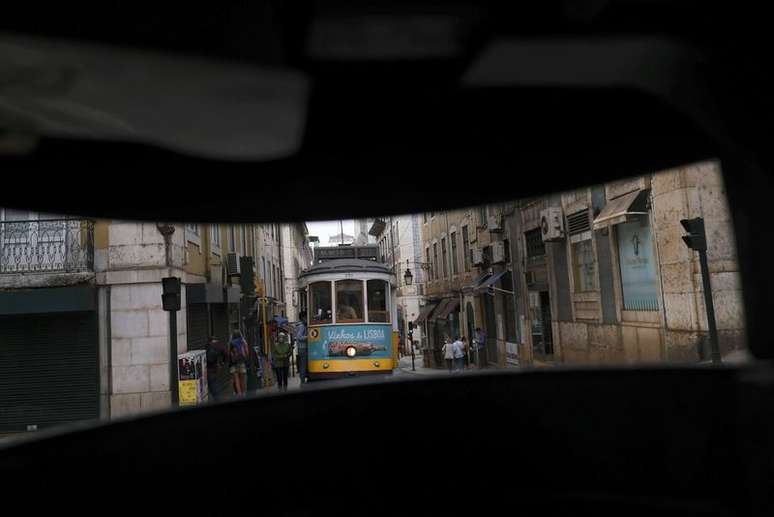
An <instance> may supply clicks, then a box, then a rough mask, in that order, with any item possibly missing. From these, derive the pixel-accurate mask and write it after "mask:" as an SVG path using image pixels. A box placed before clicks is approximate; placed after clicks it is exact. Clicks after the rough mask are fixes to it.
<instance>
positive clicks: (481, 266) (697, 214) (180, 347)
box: [0, 160, 747, 438]
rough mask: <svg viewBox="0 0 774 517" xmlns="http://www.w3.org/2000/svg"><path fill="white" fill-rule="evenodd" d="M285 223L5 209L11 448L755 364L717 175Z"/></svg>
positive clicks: (0, 233) (687, 174) (2, 343)
mask: <svg viewBox="0 0 774 517" xmlns="http://www.w3.org/2000/svg"><path fill="white" fill-rule="evenodd" d="M515 194H516V193H515V192H514V196H513V200H512V201H509V202H503V203H495V204H487V205H483V206H460V207H457V208H454V209H448V210H444V211H433V212H422V213H413V214H404V215H399V214H393V215H379V214H374V215H373V216H372V217H366V218H362V219H343V220H339V221H304V222H295V223H281V224H266V223H256V224H243V223H234V224H212V223H151V222H143V221H126V220H117V219H99V218H89V217H75V216H69V215H65V214H50V213H40V212H35V211H32V210H21V209H17V208H3V209H0V285H2V290H0V372H1V373H2V375H0V378H1V379H2V381H1V382H2V390H0V407H1V408H2V411H0V434H2V435H3V436H4V437H6V438H8V437H15V436H20V435H23V434H24V433H28V432H34V431H36V430H40V429H44V428H47V427H55V426H58V425H63V424H67V423H71V422H76V421H83V420H99V419H102V420H109V419H114V418H118V417H124V416H129V415H136V414H141V413H143V412H148V411H152V410H159V409H165V408H171V407H177V406H196V405H202V404H211V403H218V402H223V401H229V400H233V399H235V398H238V397H243V396H260V395H261V394H266V393H271V392H276V391H293V390H299V389H302V388H304V387H305V386H315V385H325V383H327V382H332V381H336V380H338V381H339V382H342V379H343V380H344V381H343V382H352V383H357V382H362V381H363V379H367V380H372V381H374V382H379V381H383V380H385V379H389V380H400V379H411V378H421V377H423V376H424V377H426V376H443V375H473V374H476V373H477V372H481V371H495V370H504V371H514V372H518V371H527V370H531V369H535V368H555V367H559V366H575V365H594V366H605V365H630V364H638V365H644V364H694V365H695V364H700V365H702V364H706V365H711V364H713V363H714V364H716V363H738V362H740V361H744V360H746V357H747V349H746V345H745V341H744V335H745V332H744V331H745V329H744V310H743V303H742V292H741V286H740V278H739V265H738V260H737V256H736V249H735V239H734V234H733V228H732V213H731V212H730V210H729V207H728V202H727V200H726V197H725V189H724V183H723V175H722V168H721V164H720V162H719V161H713V160H710V161H704V162H698V163H689V164H685V165H684V166H682V167H679V168H675V169H670V170H664V171H659V172H656V173H652V174H646V175H640V176H634V177H630V178H627V179H623V180H618V181H612V182H609V183H604V184H595V185H589V186H587V187H584V188H578V189H575V190H572V191H566V192H556V193H551V194H547V195H543V196H534V197H529V198H519V197H518V196H517V195H515Z"/></svg>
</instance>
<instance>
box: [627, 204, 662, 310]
mask: <svg viewBox="0 0 774 517" xmlns="http://www.w3.org/2000/svg"><path fill="white" fill-rule="evenodd" d="M617 231H618V258H619V263H620V269H621V290H622V292H623V308H624V310H627V311H657V310H658V287H657V281H658V280H657V277H656V264H655V262H656V261H655V254H654V253H653V238H652V236H651V231H650V222H649V220H648V218H647V217H640V218H638V219H636V220H634V221H630V222H627V223H622V224H619V225H618V226H617Z"/></svg>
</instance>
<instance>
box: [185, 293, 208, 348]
mask: <svg viewBox="0 0 774 517" xmlns="http://www.w3.org/2000/svg"><path fill="white" fill-rule="evenodd" d="M186 313H187V315H188V350H204V347H205V346H206V345H207V338H208V337H209V335H208V334H209V332H210V322H209V319H210V315H209V313H208V312H207V304H205V303H193V304H191V305H188V306H187V307H186Z"/></svg>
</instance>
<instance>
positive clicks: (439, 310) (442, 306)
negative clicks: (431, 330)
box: [430, 298, 449, 321]
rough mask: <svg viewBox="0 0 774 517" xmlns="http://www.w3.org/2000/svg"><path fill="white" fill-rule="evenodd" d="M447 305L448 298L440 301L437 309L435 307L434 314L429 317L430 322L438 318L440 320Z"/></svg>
mask: <svg viewBox="0 0 774 517" xmlns="http://www.w3.org/2000/svg"><path fill="white" fill-rule="evenodd" d="M447 305H449V298H444V299H443V300H441V303H439V304H438V307H436V309H435V312H433V315H432V316H431V317H430V321H435V320H437V319H438V318H441V317H442V316H441V314H442V313H443V312H444V311H445V310H446V306H447Z"/></svg>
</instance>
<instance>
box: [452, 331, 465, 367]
mask: <svg viewBox="0 0 774 517" xmlns="http://www.w3.org/2000/svg"><path fill="white" fill-rule="evenodd" d="M464 340H465V338H464V337H463V338H459V337H458V338H457V341H455V342H454V370H455V371H458V372H461V371H462V370H464V369H465V343H464Z"/></svg>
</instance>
